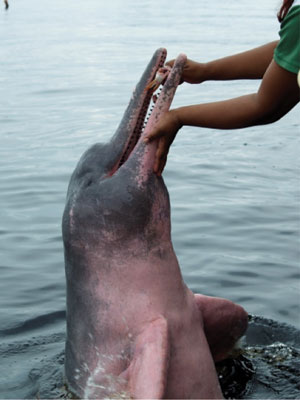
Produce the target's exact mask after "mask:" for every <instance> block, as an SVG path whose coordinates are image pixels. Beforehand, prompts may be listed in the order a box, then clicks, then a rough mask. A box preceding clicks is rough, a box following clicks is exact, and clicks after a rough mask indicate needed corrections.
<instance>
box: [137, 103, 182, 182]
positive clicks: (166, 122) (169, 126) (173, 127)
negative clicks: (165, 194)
mask: <svg viewBox="0 0 300 400" xmlns="http://www.w3.org/2000/svg"><path fill="white" fill-rule="evenodd" d="M180 128H181V125H180V121H179V118H178V116H177V113H176V110H171V111H168V112H167V113H166V114H164V115H163V116H162V117H161V120H160V121H159V123H158V124H157V125H156V127H155V129H154V130H153V131H152V132H151V133H149V134H148V135H147V136H146V137H145V139H144V142H145V143H150V142H152V141H154V140H158V145H157V150H156V154H155V161H154V167H153V171H154V173H156V174H157V175H158V176H161V174H162V172H163V169H164V167H165V165H166V162H167V156H168V152H169V148H170V146H171V144H172V142H173V140H174V139H175V136H176V134H177V132H178V130H179V129H180Z"/></svg>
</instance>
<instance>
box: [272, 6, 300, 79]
mask: <svg viewBox="0 0 300 400" xmlns="http://www.w3.org/2000/svg"><path fill="white" fill-rule="evenodd" d="M279 36H280V41H279V43H278V45H277V47H276V49H275V51H274V60H275V61H276V63H277V64H278V65H280V66H281V67H282V68H284V69H286V70H288V71H290V72H294V73H295V74H297V73H298V71H299V69H300V6H298V5H297V6H294V7H292V8H291V9H290V11H289V12H288V13H287V15H286V17H285V18H284V20H283V21H282V23H281V26H280V31H279Z"/></svg>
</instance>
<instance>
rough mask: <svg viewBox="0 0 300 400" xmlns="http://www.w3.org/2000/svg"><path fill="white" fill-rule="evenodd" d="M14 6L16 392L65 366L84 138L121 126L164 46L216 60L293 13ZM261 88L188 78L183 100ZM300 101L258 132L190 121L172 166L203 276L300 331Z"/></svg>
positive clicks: (7, 229)
mask: <svg viewBox="0 0 300 400" xmlns="http://www.w3.org/2000/svg"><path fill="white" fill-rule="evenodd" d="M10 3H11V4H10V8H9V10H8V11H7V12H5V11H4V10H1V12H0V34H1V35H0V37H1V47H0V60H1V61H0V62H1V70H0V92H1V100H0V102H1V104H0V138H1V146H0V221H1V222H0V235H1V236H0V239H1V241H0V255H1V257H0V268H1V280H0V323H1V325H0V333H1V341H2V343H3V345H5V346H11V347H10V349H11V352H12V353H13V354H15V355H14V357H12V355H11V352H9V353H5V354H9V356H8V355H7V356H6V358H7V360H6V362H5V363H4V364H3V371H2V372H3V373H2V378H1V379H2V381H3V391H2V394H1V396H2V397H21V398H22V397H26V396H27V397H30V396H33V395H34V393H36V392H37V381H38V378H37V374H38V372H39V373H41V370H39V365H40V364H39V363H40V361H41V357H45V354H46V355H47V356H48V357H50V358H51V355H52V354H53V357H54V359H55V361H53V363H54V365H60V364H59V363H60V362H61V358H60V357H62V355H61V354H63V342H64V336H63V335H64V331H65V321H64V310H65V280H64V261H63V248H62V239H61V216H62V212H63V208H64V201H65V195H66V190H67V185H68V180H69V178H70V174H71V173H72V171H73V169H74V167H75V165H76V163H77V161H78V159H79V157H80V156H81V154H82V153H83V151H84V150H85V149H86V148H87V147H88V146H90V145H91V144H93V143H95V142H97V141H107V140H108V139H109V138H110V137H111V135H112V134H113V133H114V131H115V129H116V127H117V126H118V123H119V121H120V119H121V117H122V114H123V112H124V110H125V107H126V105H127V103H128V101H129V98H130V96H131V92H132V90H133V88H134V86H135V84H136V82H137V80H138V79H139V77H140V74H141V73H142V71H143V69H144V67H145V66H146V64H147V62H148V60H149V59H150V57H151V56H152V53H153V52H154V51H155V49H156V48H158V47H166V48H167V49H168V53H169V58H173V57H176V56H177V55H178V54H179V53H181V52H184V53H186V54H187V55H188V57H189V58H192V59H195V60H199V61H205V60H210V59H213V58H217V57H221V56H225V55H229V54H233V53H235V52H239V51H243V50H246V49H249V48H252V47H255V46H258V45H261V44H263V43H266V42H268V41H271V40H274V39H277V38H278V30H279V25H278V22H277V20H276V10H277V5H278V4H277V3H276V2H275V1H273V0H265V1H264V2H263V3H262V2H260V3H259V4H254V5H253V2H252V1H250V0H242V1H239V2H235V1H233V0H227V1H222V2H220V4H219V3H218V2H202V3H201V2H200V3H199V1H196V0H192V1H190V2H188V3H186V2H184V1H180V0H174V1H172V2H171V1H159V0H152V1H147V0H143V1H138V0H129V1H126V2H124V1H121V0H111V1H109V2H104V1H97V0H86V1H84V2H74V1H70V0H64V1H58V0H51V1H50V0H44V1H42V2H40V1H37V0H32V1H30V2H25V1H20V0H15V1H13V0H11V2H10ZM258 85H259V82H258V81H237V82H207V83H204V84H202V85H182V86H181V87H180V88H179V89H178V91H177V94H176V98H175V100H174V105H175V106H179V105H186V104H195V103H198V102H206V101H213V100H219V99H224V98H228V97H230V96H238V95H241V94H245V93H250V92H253V91H255V90H257V87H258ZM298 113H299V106H297V107H296V109H294V110H293V111H292V112H290V113H289V115H287V116H286V117H284V118H283V119H282V120H281V121H279V122H277V123H276V124H273V125H269V126H263V127H253V128H248V129H245V130H235V131H226V132H225V131H218V130H208V129H196V128H189V127H186V128H184V129H182V131H181V132H180V133H179V135H178V137H177V139H176V141H175V142H174V144H173V146H172V148H171V152H170V155H169V160H168V164H167V168H166V170H165V172H164V179H165V182H166V184H167V187H168V189H169V192H170V198H171V207H172V236H173V243H174V246H175V250H176V253H177V256H178V258H179V263H180V265H181V268H182V273H183V276H184V279H185V280H186V282H187V283H188V285H189V286H190V287H191V289H192V290H193V291H195V292H201V293H205V294H209V295H214V296H223V297H227V298H229V299H231V300H233V301H236V302H239V303H241V304H242V305H243V306H244V307H245V308H246V309H247V310H248V311H249V312H250V313H253V314H259V315H262V316H264V317H267V318H273V319H274V320H276V321H278V322H283V323H289V324H292V325H294V326H296V327H298V328H299V327H300V321H299V300H300V299H299V289H300V285H299V282H300V281H299V277H300V271H299V248H300V246H299V211H300V210H299V207H300V206H299V197H300V196H299V194H300V193H299V187H300V186H299V117H298ZM43 335H46V336H47V338H48V339H47V340H46V343H47V346H46V347H45V352H44V353H43V352H42V351H40V350H39V351H37V353H36V355H34V352H35V349H38V348H39V349H40V347H39V346H40V345H41V344H40V342H41V339H40V338H41V337H42V336H43ZM42 342H43V341H42ZM48 342H49V343H48ZM17 343H19V344H18V345H17ZM22 343H23V344H24V343H27V347H28V346H29V348H30V354H32V356H31V357H28V353H24V352H22V349H21V347H22V346H21V344H22ZM37 343H39V345H37ZM22 354H26V355H24V356H22ZM30 371H31V372H30ZM32 371H36V372H35V374H36V375H34V373H33V372H32ZM54 371H56V372H57V370H56V369H55V368H54ZM30 373H31V375H30ZM32 374H33V375H32ZM22 382H23V383H22ZM45 384H46V383H45V382H44V385H45Z"/></svg>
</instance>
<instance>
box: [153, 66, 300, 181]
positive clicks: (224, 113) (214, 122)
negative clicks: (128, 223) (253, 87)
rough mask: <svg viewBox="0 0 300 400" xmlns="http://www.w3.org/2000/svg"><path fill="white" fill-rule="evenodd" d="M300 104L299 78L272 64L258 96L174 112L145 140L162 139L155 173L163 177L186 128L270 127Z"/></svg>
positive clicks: (265, 75) (175, 110)
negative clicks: (176, 141)
mask: <svg viewBox="0 0 300 400" xmlns="http://www.w3.org/2000/svg"><path fill="white" fill-rule="evenodd" d="M298 101H299V88H298V85H297V75H296V74H294V73H292V72H289V71H287V70H285V69H283V68H281V67H280V66H279V65H278V64H277V63H276V62H275V61H272V62H271V63H270V65H269V67H268V68H267V70H266V72H265V74H264V77H263V80H262V82H261V85H260V88H259V90H258V92H257V93H252V94H248V95H246V96H241V97H237V98H234V99H230V100H225V101H218V102H213V103H206V104H198V105H192V106H187V107H180V108H177V109H174V110H171V111H169V112H168V113H166V114H165V115H164V116H163V118H162V119H161V121H160V122H159V123H158V125H157V126H156V128H155V129H154V130H153V131H152V132H151V133H150V134H148V135H147V137H146V138H145V141H146V142H150V141H153V140H155V139H158V148H157V152H156V159H155V164H154V172H155V173H156V174H158V175H161V173H162V171H163V169H164V166H165V164H166V161H167V154H168V151H169V147H170V145H171V144H172V142H173V140H174V138H175V136H176V134H177V132H178V130H179V129H180V128H181V127H182V126H184V125H190V126H199V127H207V128H215V129H237V128H245V127H248V126H254V125H263V124H268V123H271V122H275V121H277V120H278V119H280V118H281V117H282V116H284V115H285V114H286V113H287V112H288V111H289V110H290V109H292V108H293V107H294V106H295V105H296V104H297V103H298Z"/></svg>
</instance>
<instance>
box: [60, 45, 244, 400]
mask: <svg viewBox="0 0 300 400" xmlns="http://www.w3.org/2000/svg"><path fill="white" fill-rule="evenodd" d="M165 58H166V51H165V50H164V49H159V50H157V51H156V53H155V54H154V56H153V58H152V60H151V61H150V63H149V65H148V67H147V68H146V70H145V72H144V74H143V76H142V78H141V80H140V82H139V84H138V85H137V88H136V90H135V92H134V94H133V96H132V98H131V100H130V103H129V106H128V108H127V110H126V112H125V114H124V117H123V119H122V121H121V123H120V126H119V128H118V130H117V132H116V134H115V135H114V136H113V138H112V139H111V141H110V142H109V143H107V144H96V145H94V146H92V147H91V148H90V149H89V150H87V151H86V152H85V153H84V154H83V156H82V158H81V159H80V161H79V163H78V165H77V167H76V169H75V171H74V173H73V175H72V177H71V180H70V184H69V188H68V193H67V201H66V207H65V211H64V215H63V240H64V249H65V267H66V280H67V340H66V355H65V375H66V383H67V385H68V387H69V389H70V390H71V391H72V392H73V393H74V394H75V396H77V397H80V398H104V397H105V398H120V397H122V398H148V399H150V398H153V399H154V398H181V399H183V398H198V399H200V398H222V393H221V390H220V386H219V383H218V379H217V375H216V370H215V366H214V361H216V360H221V359H223V358H224V357H226V355H227V353H228V352H229V351H230V350H231V349H232V347H233V345H234V343H235V342H236V340H237V339H238V338H239V337H240V336H241V335H242V334H243V333H244V332H245V330H246V327H247V313H246V312H245V311H244V310H243V308H242V307H240V306H238V305H236V304H234V303H232V302H230V301H229V300H224V299H219V298H211V297H207V296H202V295H194V294H193V293H192V292H191V291H190V290H189V289H188V288H187V286H186V285H185V283H184V282H183V279H182V275H181V271H180V268H179V265H178V262H177V258H176V255H175V253H174V250H173V246H172V242H171V233H170V230H171V226H170V203H169V196H168V191H167V189H166V187H165V185H164V182H163V179H162V178H161V177H157V176H156V175H155V174H153V172H152V169H153V162H154V155H155V149H156V147H155V146H156V145H155V144H153V143H151V144H145V143H144V142H143V137H144V136H145V135H146V134H147V132H148V131H149V130H151V129H152V128H153V126H154V125H155V123H156V121H157V120H158V119H159V118H160V116H161V115H162V113H163V112H165V111H166V110H167V109H168V108H169V107H170V104H171V101H172V99H173V96H174V93H175V90H176V87H177V85H178V83H179V80H180V77H181V73H182V70H183V67H184V64H185V57H183V56H180V57H179V58H178V60H177V62H176V63H175V65H174V67H173V69H172V72H171V73H170V75H169V77H168V79H167V81H166V83H165V85H164V88H163V91H162V93H161V95H160V97H159V99H158V101H157V103H156V105H155V109H154V111H153V113H152V115H151V117H150V119H149V122H148V124H147V126H146V128H145V130H144V133H143V134H142V136H141V137H140V127H141V126H142V124H143V120H144V116H145V113H146V109H147V107H148V103H149V101H150V98H151V95H152V93H151V92H150V93H149V92H147V91H145V87H146V86H147V85H148V84H149V82H150V81H151V80H152V79H153V78H154V76H155V73H156V71H157V69H158V67H159V66H162V65H163V63H164V61H165Z"/></svg>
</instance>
